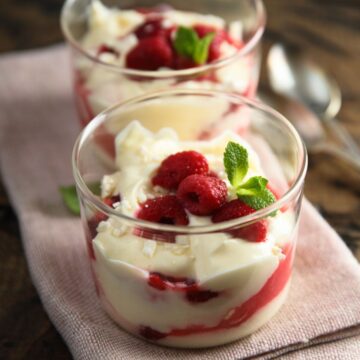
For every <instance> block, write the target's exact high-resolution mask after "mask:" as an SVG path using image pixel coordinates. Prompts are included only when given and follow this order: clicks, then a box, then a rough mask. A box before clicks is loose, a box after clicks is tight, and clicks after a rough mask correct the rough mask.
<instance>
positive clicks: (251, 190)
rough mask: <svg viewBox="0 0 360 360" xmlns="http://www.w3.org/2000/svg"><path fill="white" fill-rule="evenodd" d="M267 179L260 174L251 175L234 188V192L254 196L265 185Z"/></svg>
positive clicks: (239, 194)
mask: <svg viewBox="0 0 360 360" xmlns="http://www.w3.org/2000/svg"><path fill="white" fill-rule="evenodd" d="M267 183H268V181H267V179H265V178H264V177H262V176H253V177H252V178H250V179H249V180H248V181H246V182H245V183H244V184H241V185H240V186H239V187H238V188H237V189H236V194H237V195H238V196H241V195H253V196H256V195H258V194H260V193H261V192H262V191H263V190H264V189H265V187H266V185H267Z"/></svg>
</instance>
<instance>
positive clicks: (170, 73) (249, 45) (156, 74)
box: [60, 0, 266, 79]
mask: <svg viewBox="0 0 360 360" xmlns="http://www.w3.org/2000/svg"><path fill="white" fill-rule="evenodd" d="M75 1H77V0H66V1H65V3H64V5H63V7H62V9H61V14H60V27H61V30H62V33H63V35H64V37H65V39H66V41H67V42H68V43H69V44H70V45H71V46H72V47H74V48H75V49H76V50H77V51H79V52H80V53H81V54H82V55H84V56H85V57H87V58H88V59H89V60H91V61H92V62H95V63H97V64H99V65H101V66H103V67H105V68H107V69H108V70H111V71H115V72H118V73H121V74H124V75H131V76H143V77H148V78H160V79H163V78H169V77H179V76H184V77H185V76H189V75H196V74H199V73H203V72H205V71H209V70H216V69H218V68H221V67H223V66H226V65H228V64H229V63H232V62H233V61H235V60H236V59H237V58H238V57H243V56H245V55H247V54H248V53H249V52H250V51H252V50H253V49H254V48H255V46H256V45H257V44H258V43H259V42H260V39H261V37H262V35H263V33H264V31H265V25H266V10H265V6H264V3H263V1H262V0H254V2H255V9H256V13H257V14H258V16H259V25H258V28H257V29H256V31H255V33H254V34H253V36H252V37H251V38H250V39H249V40H248V41H247V42H246V43H245V45H244V46H243V47H242V48H241V49H240V50H238V51H236V52H235V53H234V54H233V55H230V56H228V57H225V58H222V59H219V60H217V61H214V62H212V63H210V64H204V65H201V66H198V67H194V68H189V69H182V70H163V71H147V70H146V71H145V70H134V69H127V68H124V67H120V66H118V65H113V64H110V63H107V62H106V61H102V60H100V59H99V58H97V57H96V56H94V55H92V54H90V53H89V52H88V51H86V50H85V49H84V48H83V47H82V46H81V44H80V43H79V42H78V41H77V40H76V39H75V38H74V37H73V36H72V33H71V31H70V29H69V27H68V26H67V21H66V11H67V9H68V8H69V7H70V6H71V4H72V3H74V2H75Z"/></svg>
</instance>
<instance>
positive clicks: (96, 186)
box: [86, 181, 101, 196]
mask: <svg viewBox="0 0 360 360" xmlns="http://www.w3.org/2000/svg"><path fill="white" fill-rule="evenodd" d="M86 185H87V187H88V188H89V190H90V191H91V192H92V193H93V194H94V195H97V196H100V195H101V182H100V181H95V182H92V183H89V184H86Z"/></svg>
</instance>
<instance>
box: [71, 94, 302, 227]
mask: <svg viewBox="0 0 360 360" xmlns="http://www.w3.org/2000/svg"><path fill="white" fill-rule="evenodd" d="M175 95H182V96H185V95H195V96H217V97H219V96H221V97H224V98H227V99H229V100H232V102H235V101H236V102H237V103H238V104H242V105H246V106H248V107H249V106H250V107H252V108H254V109H256V110H261V111H263V112H266V113H268V114H270V115H272V116H273V117H274V118H276V120H277V121H280V122H281V123H282V124H283V125H284V126H286V127H287V129H288V130H289V131H290V133H291V135H292V136H293V138H294V139H295V142H296V147H297V149H298V151H299V157H300V166H299V167H298V169H297V174H296V177H295V180H294V182H293V184H292V185H291V186H290V187H289V189H288V190H287V191H286V192H285V194H283V195H282V196H281V197H280V198H279V199H277V200H276V201H275V202H274V203H273V204H271V205H270V206H267V207H266V208H263V209H260V210H257V211H255V212H254V213H252V214H249V215H246V216H243V217H241V218H237V219H232V220H228V221H224V222H221V223H216V224H212V225H195V226H194V225H192V226H189V225H184V226H178V225H167V224H158V223H153V222H149V221H146V220H141V219H137V218H134V217H130V216H127V215H124V214H121V213H119V212H117V211H116V210H115V209H113V208H111V207H109V206H108V205H106V204H105V203H103V202H102V201H101V200H100V199H99V198H98V197H97V196H96V195H94V193H93V192H92V191H91V190H90V189H89V187H88V186H87V185H86V182H85V181H84V179H83V177H82V176H81V174H80V170H79V168H78V166H77V164H78V160H79V153H80V151H81V147H82V144H83V143H84V142H85V141H86V139H87V138H88V137H89V136H90V135H91V134H92V133H93V131H94V130H95V129H97V128H98V127H99V125H101V124H102V123H103V122H104V121H106V118H107V116H108V115H109V114H111V113H112V112H114V111H115V110H117V109H118V108H120V107H123V106H125V107H126V106H130V105H133V104H136V103H141V102H144V101H149V100H156V99H159V98H161V97H169V96H175ZM307 165H308V157H307V151H306V147H305V144H304V142H303V140H302V139H301V137H300V135H299V134H298V132H297V131H296V129H295V128H294V126H293V125H292V124H291V123H290V122H289V120H287V119H286V118H285V116H283V115H282V114H280V113H279V112H278V111H276V110H274V109H273V108H271V107H270V106H268V105H266V104H264V103H262V102H260V101H258V100H249V99H247V98H245V97H243V96H241V95H236V94H233V93H229V92H226V91H221V90H196V89H192V90H189V89H175V90H162V91H157V92H152V93H148V94H145V95H141V96H137V97H134V98H131V99H128V100H126V101H123V102H120V103H117V104H115V105H113V106H111V107H110V108H108V109H106V110H104V111H103V112H101V113H100V114H98V115H97V116H95V118H94V119H93V120H91V121H90V123H89V124H88V125H86V127H85V128H84V129H83V130H82V131H81V133H80V134H79V136H78V137H77V139H76V141H75V144H74V147H73V151H72V169H73V176H74V179H75V183H76V186H77V189H78V190H79V191H80V193H81V195H82V196H84V197H85V198H86V199H87V200H88V201H89V202H90V203H91V204H92V205H94V206H95V208H97V209H98V210H100V211H102V212H103V213H105V214H106V215H108V216H114V217H116V218H119V219H121V221H122V222H123V223H127V224H129V225H131V226H137V227H141V228H144V229H151V230H157V231H159V230H160V231H164V232H172V233H179V234H203V233H209V232H221V231H224V230H228V229H231V228H235V227H238V226H240V225H241V226H246V225H250V224H252V223H254V222H256V221H258V220H260V219H263V218H265V217H268V216H269V215H271V214H272V213H273V212H275V211H277V210H280V209H281V208H282V207H283V206H284V205H285V204H286V203H287V202H288V201H289V200H291V199H292V198H293V197H294V196H296V195H297V194H299V193H300V192H301V189H302V186H303V182H304V178H305V175H306V170H307Z"/></svg>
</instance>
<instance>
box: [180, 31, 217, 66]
mask: <svg viewBox="0 0 360 360" xmlns="http://www.w3.org/2000/svg"><path fill="white" fill-rule="evenodd" d="M214 36H215V33H209V34H207V35H206V36H204V37H203V38H201V39H200V38H199V36H198V34H197V32H196V31H195V30H193V29H191V28H188V27H185V26H180V27H179V29H178V30H177V32H176V34H175V39H174V48H175V50H176V52H177V53H178V54H180V55H183V56H186V57H188V58H190V59H192V60H194V62H195V63H196V64H198V65H202V64H204V63H205V62H206V60H207V58H208V55H209V47H210V44H211V42H212V40H213V39H214Z"/></svg>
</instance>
